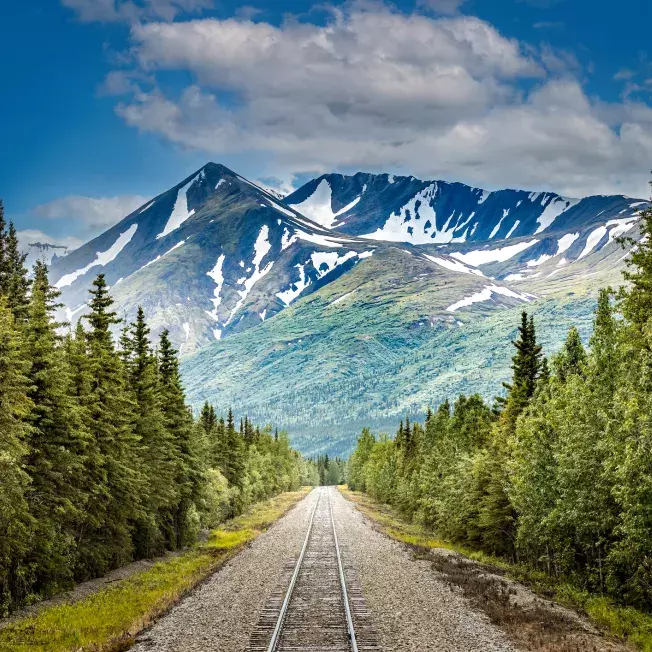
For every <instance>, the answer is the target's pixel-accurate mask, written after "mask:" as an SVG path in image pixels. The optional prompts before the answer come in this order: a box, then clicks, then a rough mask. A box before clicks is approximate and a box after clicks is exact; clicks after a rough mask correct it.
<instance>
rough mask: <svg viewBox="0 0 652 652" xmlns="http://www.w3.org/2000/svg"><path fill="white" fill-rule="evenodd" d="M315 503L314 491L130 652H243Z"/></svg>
mask: <svg viewBox="0 0 652 652" xmlns="http://www.w3.org/2000/svg"><path fill="white" fill-rule="evenodd" d="M316 498H317V492H316V491H313V492H311V493H310V494H309V495H308V496H307V497H306V498H305V499H304V500H302V501H301V502H300V503H299V504H298V505H297V506H296V507H294V508H293V509H292V510H291V511H290V512H289V513H288V514H286V515H285V516H284V517H283V518H282V519H280V520H279V521H278V522H277V523H275V524H274V525H273V526H272V527H271V528H270V529H269V530H267V531H266V532H264V533H263V534H261V535H260V536H259V537H258V538H257V539H256V540H255V541H254V542H253V543H252V544H251V546H249V547H248V548H246V549H245V550H243V551H242V552H241V553H239V554H238V555H236V556H235V557H234V558H233V559H231V560H230V561H229V562H228V563H227V564H225V566H224V567H223V568H222V569H221V570H219V571H218V572H217V573H215V575H213V576H212V577H211V578H210V579H209V580H208V581H207V582H205V583H204V584H203V585H202V586H201V587H199V588H198V589H197V590H196V591H195V592H194V593H192V594H191V595H190V596H188V597H187V598H186V599H185V600H183V602H181V603H180V604H179V605H178V606H176V607H175V608H174V609H172V611H171V612H170V613H169V614H168V615H167V616H165V617H164V618H162V619H161V620H160V621H159V622H158V623H156V624H155V625H154V626H153V627H152V628H151V629H150V630H148V631H146V632H144V633H143V634H141V635H140V636H139V638H138V641H139V642H138V643H137V644H136V645H135V646H134V647H133V648H131V649H132V650H133V651H135V652H152V651H155V652H241V651H243V650H245V649H246V647H247V643H248V642H249V636H250V634H251V631H252V630H253V628H254V626H255V625H256V622H257V621H258V617H259V614H260V611H261V609H262V607H263V605H264V604H265V601H266V600H267V597H268V595H269V594H270V593H271V592H272V591H273V590H274V589H275V588H276V586H277V584H278V582H279V580H280V578H281V575H282V573H283V568H284V565H285V564H286V563H287V561H288V560H289V559H292V558H295V559H296V558H297V557H298V556H299V553H300V551H301V546H302V544H303V539H304V537H305V533H306V528H307V527H308V520H309V518H310V510H311V509H312V506H313V504H314V501H315V500H316Z"/></svg>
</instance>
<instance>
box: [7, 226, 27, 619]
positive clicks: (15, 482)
mask: <svg viewBox="0 0 652 652" xmlns="http://www.w3.org/2000/svg"><path fill="white" fill-rule="evenodd" d="M0 217H1V213H0ZM28 373H29V362H28V361H27V358H26V356H25V352H24V342H23V340H22V336H21V333H20V331H19V329H18V328H17V327H16V324H15V321H14V317H13V314H12V312H11V310H10V309H9V307H8V306H7V300H6V298H5V297H3V296H1V295H0V477H1V478H2V482H0V532H2V536H0V613H5V612H6V610H7V609H9V608H11V607H12V606H13V605H14V604H15V603H16V602H20V600H21V599H23V598H24V597H25V593H26V591H27V589H28V588H29V578H27V577H25V569H24V567H23V564H22V562H23V558H24V556H25V554H26V553H27V551H28V550H29V547H30V545H31V543H32V542H31V537H30V533H31V528H32V525H33V519H32V518H31V516H30V515H29V511H28V505H27V500H26V498H25V494H26V492H27V491H28V489H29V477H28V476H27V474H26V473H25V471H24V468H23V464H24V460H25V457H26V455H27V452H28V448H27V443H26V440H27V437H28V435H29V431H30V429H29V425H28V423H27V419H28V417H29V415H30V413H31V410H32V403H31V401H30V399H29V396H28V391H29V379H28V377H27V374H28ZM26 585H27V586H26Z"/></svg>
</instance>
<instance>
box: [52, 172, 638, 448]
mask: <svg viewBox="0 0 652 652" xmlns="http://www.w3.org/2000/svg"><path fill="white" fill-rule="evenodd" d="M646 205H647V202H645V201H643V200H639V199H629V198H626V197H622V196H617V197H589V198H586V199H582V200H579V201H578V200H574V199H568V198H563V197H560V196H559V195H555V194H554V193H536V192H528V191H521V190H502V191H497V192H485V191H483V190H478V189H474V188H470V187H468V186H465V185H463V184H456V183H444V182H430V181H419V180H418V179H415V178H414V177H392V176H391V175H386V174H384V175H383V174H381V175H370V174H357V175H355V176H350V177H347V176H342V175H335V174H334V175H326V176H324V177H320V178H319V179H315V180H313V181H311V182H309V183H308V184H306V185H305V186H304V187H303V188H301V189H299V190H297V191H296V192H294V193H293V194H292V195H290V196H288V197H286V198H285V199H281V198H279V197H278V196H277V195H276V194H272V193H271V192H270V191H269V190H268V189H265V188H263V187H261V186H259V185H257V184H254V183H252V182H250V181H248V180H247V179H245V178H243V177H241V176H240V175H238V174H236V173H235V172H233V171H231V170H229V169H228V168H226V167H224V166H222V165H217V164H214V163H209V164H207V165H206V166H204V167H203V168H202V169H200V170H198V171H197V172H195V173H194V174H192V175H190V176H189V177H188V178H186V179H184V180H183V181H181V182H180V183H179V184H177V185H176V186H174V187H173V188H171V189H170V190H167V191H166V192H164V193H162V194H160V195H158V196H157V197H155V198H153V199H152V200H150V201H148V202H146V203H145V204H144V205H143V206H141V207H140V208H139V209H137V210H136V211H134V212H133V213H131V214H130V215H128V216H126V217H125V218H124V219H123V220H122V221H121V222H120V223H118V224H116V225H115V226H114V227H112V228H110V229H108V230H107V231H106V232H105V233H103V234H102V235H101V236H99V237H98V238H95V239H94V240H93V241H91V242H89V243H87V244H85V245H83V246H82V247H80V248H78V249H76V250H74V251H71V252H70V253H68V254H67V255H65V256H58V257H55V258H53V262H52V267H51V280H52V282H54V283H55V284H56V285H57V287H59V288H60V290H61V291H62V299H63V301H64V303H65V305H66V306H67V313H68V317H69V318H70V319H71V320H72V321H74V320H76V319H78V318H79V317H80V316H82V315H83V314H84V312H85V307H86V305H85V304H86V301H87V296H88V294H87V292H88V289H89V287H90V284H91V282H92V280H93V278H94V277H95V275H96V274H97V273H99V272H103V273H104V274H105V276H106V278H107V281H108V283H109V285H111V286H112V288H111V292H112V295H113V296H114V299H115V302H116V303H115V308H116V310H117V312H118V314H119V316H120V317H124V318H126V319H128V320H131V319H133V317H134V315H135V312H136V310H137V307H138V306H139V305H142V306H143V307H144V309H145V311H146V313H147V315H148V321H149V323H150V325H151V327H152V335H153V336H154V337H156V336H157V335H158V333H159V332H160V331H161V330H162V329H163V328H167V329H169V330H170V333H171V336H172V339H173V341H174V343H175V345H176V346H177V347H178V348H180V350H181V353H182V354H183V355H184V356H185V357H186V359H185V362H184V365H183V373H184V380H185V382H186V386H187V389H188V392H189V397H190V399H191V401H192V402H193V403H194V404H196V405H198V404H199V403H201V402H202V401H204V400H206V399H208V400H210V401H212V402H213V403H214V404H215V405H216V407H217V408H218V409H219V410H222V411H223V410H225V409H227V408H228V407H229V406H230V405H237V406H239V408H240V409H241V410H243V413H244V412H245V411H246V412H248V413H249V414H250V416H255V417H256V418H257V420H258V421H261V422H264V421H267V420H269V421H274V422H275V423H278V424H279V425H280V426H283V425H286V426H287V427H289V428H290V430H291V431H292V432H293V433H294V434H295V435H297V437H298V439H297V440H295V443H297V442H310V443H309V444H308V443H306V444H305V445H304V444H301V445H302V448H303V449H304V450H308V451H312V452H314V451H318V450H329V451H331V452H343V451H346V450H348V449H349V448H350V444H351V442H352V441H353V439H354V436H355V433H356V431H358V430H359V428H360V427H361V426H362V425H367V424H368V423H369V419H372V420H373V422H374V423H375V424H376V425H377V426H378V427H385V426H384V424H386V423H390V422H392V423H393V421H395V420H396V417H397V415H398V414H400V413H401V412H402V411H404V410H406V409H410V410H418V409H420V407H419V406H422V405H425V404H427V403H428V402H429V401H432V400H435V398H434V395H433V393H437V392H439V393H441V392H444V393H449V394H447V395H451V396H452V395H455V394H458V393H460V392H467V393H468V392H476V391H479V392H482V393H485V394H486V395H487V396H489V392H493V391H495V387H496V386H499V383H500V381H501V380H503V379H504V378H506V376H504V377H503V375H504V374H503V375H501V376H500V378H498V377H497V376H496V377H493V376H492V375H491V374H494V375H495V374H496V373H499V372H500V373H503V372H502V371H501V369H504V370H505V373H506V372H507V371H508V362H509V351H508V352H507V353H505V352H504V351H502V349H500V347H501V346H504V343H505V342H506V341H508V340H509V339H510V338H511V336H512V335H511V334H510V333H511V330H510V329H512V328H513V327H514V325H515V324H516V323H517V321H518V314H516V313H517V312H518V311H519V310H520V308H521V306H522V305H524V304H527V305H528V310H530V311H532V312H533V313H534V314H535V318H537V319H541V320H544V321H545V322H546V326H545V332H546V333H547V335H548V337H549V341H548V342H546V343H545V344H546V347H547V348H546V351H547V353H552V352H554V350H555V349H556V347H557V346H558V345H559V344H560V343H561V342H562V341H563V339H564V338H565V334H566V332H567V328H568V326H569V325H570V324H574V325H578V326H579V327H580V330H582V328H584V329H586V328H588V325H589V324H590V323H591V319H592V311H593V307H594V305H595V294H596V292H597V289H598V288H599V287H603V286H605V285H608V284H612V285H614V284H617V283H618V282H619V281H620V271H621V270H622V267H623V266H624V264H625V259H626V256H627V252H623V250H622V247H621V245H620V243H619V242H618V239H619V237H620V236H623V235H625V236H631V237H632V238H634V239H636V238H637V237H639V236H640V232H639V228H638V221H639V217H640V216H639V212H640V210H641V209H642V208H643V207H644V206H646ZM530 306H531V307H530ZM483 324H485V325H484V326H483ZM218 340H219V341H218ZM501 356H502V357H501ZM503 358H504V360H503ZM500 361H502V362H504V365H503V367H501V366H500V364H502V363H501V362H500ZM496 370H498V371H496ZM499 375H500V374H499ZM320 428H321V430H319V429H320ZM333 436H335V437H339V438H340V442H339V443H337V444H332V445H331V444H326V443H324V442H325V441H326V440H328V441H331V440H332V437H333Z"/></svg>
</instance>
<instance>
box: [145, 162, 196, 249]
mask: <svg viewBox="0 0 652 652" xmlns="http://www.w3.org/2000/svg"><path fill="white" fill-rule="evenodd" d="M203 173H204V171H203V170H202V171H201V172H200V173H199V174H198V175H197V176H196V177H194V178H192V179H191V180H190V181H189V182H188V183H187V184H186V185H185V186H182V187H181V188H179V191H178V192H177V200H176V201H175V202H174V208H173V209H172V213H171V214H170V217H169V218H168V221H167V224H166V225H165V228H164V229H163V231H161V232H160V233H159V234H158V235H157V236H156V239H157V240H159V239H160V238H164V237H165V236H166V235H168V234H169V233H172V231H175V230H176V229H178V228H179V227H180V226H181V225H182V224H183V223H184V222H185V221H186V220H187V219H188V218H189V217H190V216H191V215H193V213H194V212H195V211H194V209H193V210H191V211H189V210H188V189H189V188H190V186H192V184H193V183H195V181H197V179H199V178H200V177H201V175H202V174H203Z"/></svg>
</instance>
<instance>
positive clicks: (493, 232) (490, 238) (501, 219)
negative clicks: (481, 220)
mask: <svg viewBox="0 0 652 652" xmlns="http://www.w3.org/2000/svg"><path fill="white" fill-rule="evenodd" d="M508 215H509V208H505V209H503V216H502V217H501V218H500V220H499V221H498V224H496V226H494V228H493V231H492V232H491V234H490V235H489V240H492V239H493V237H494V236H495V235H496V233H498V231H500V227H501V226H502V225H503V220H504V219H505V218H506V217H507V216H508Z"/></svg>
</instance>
